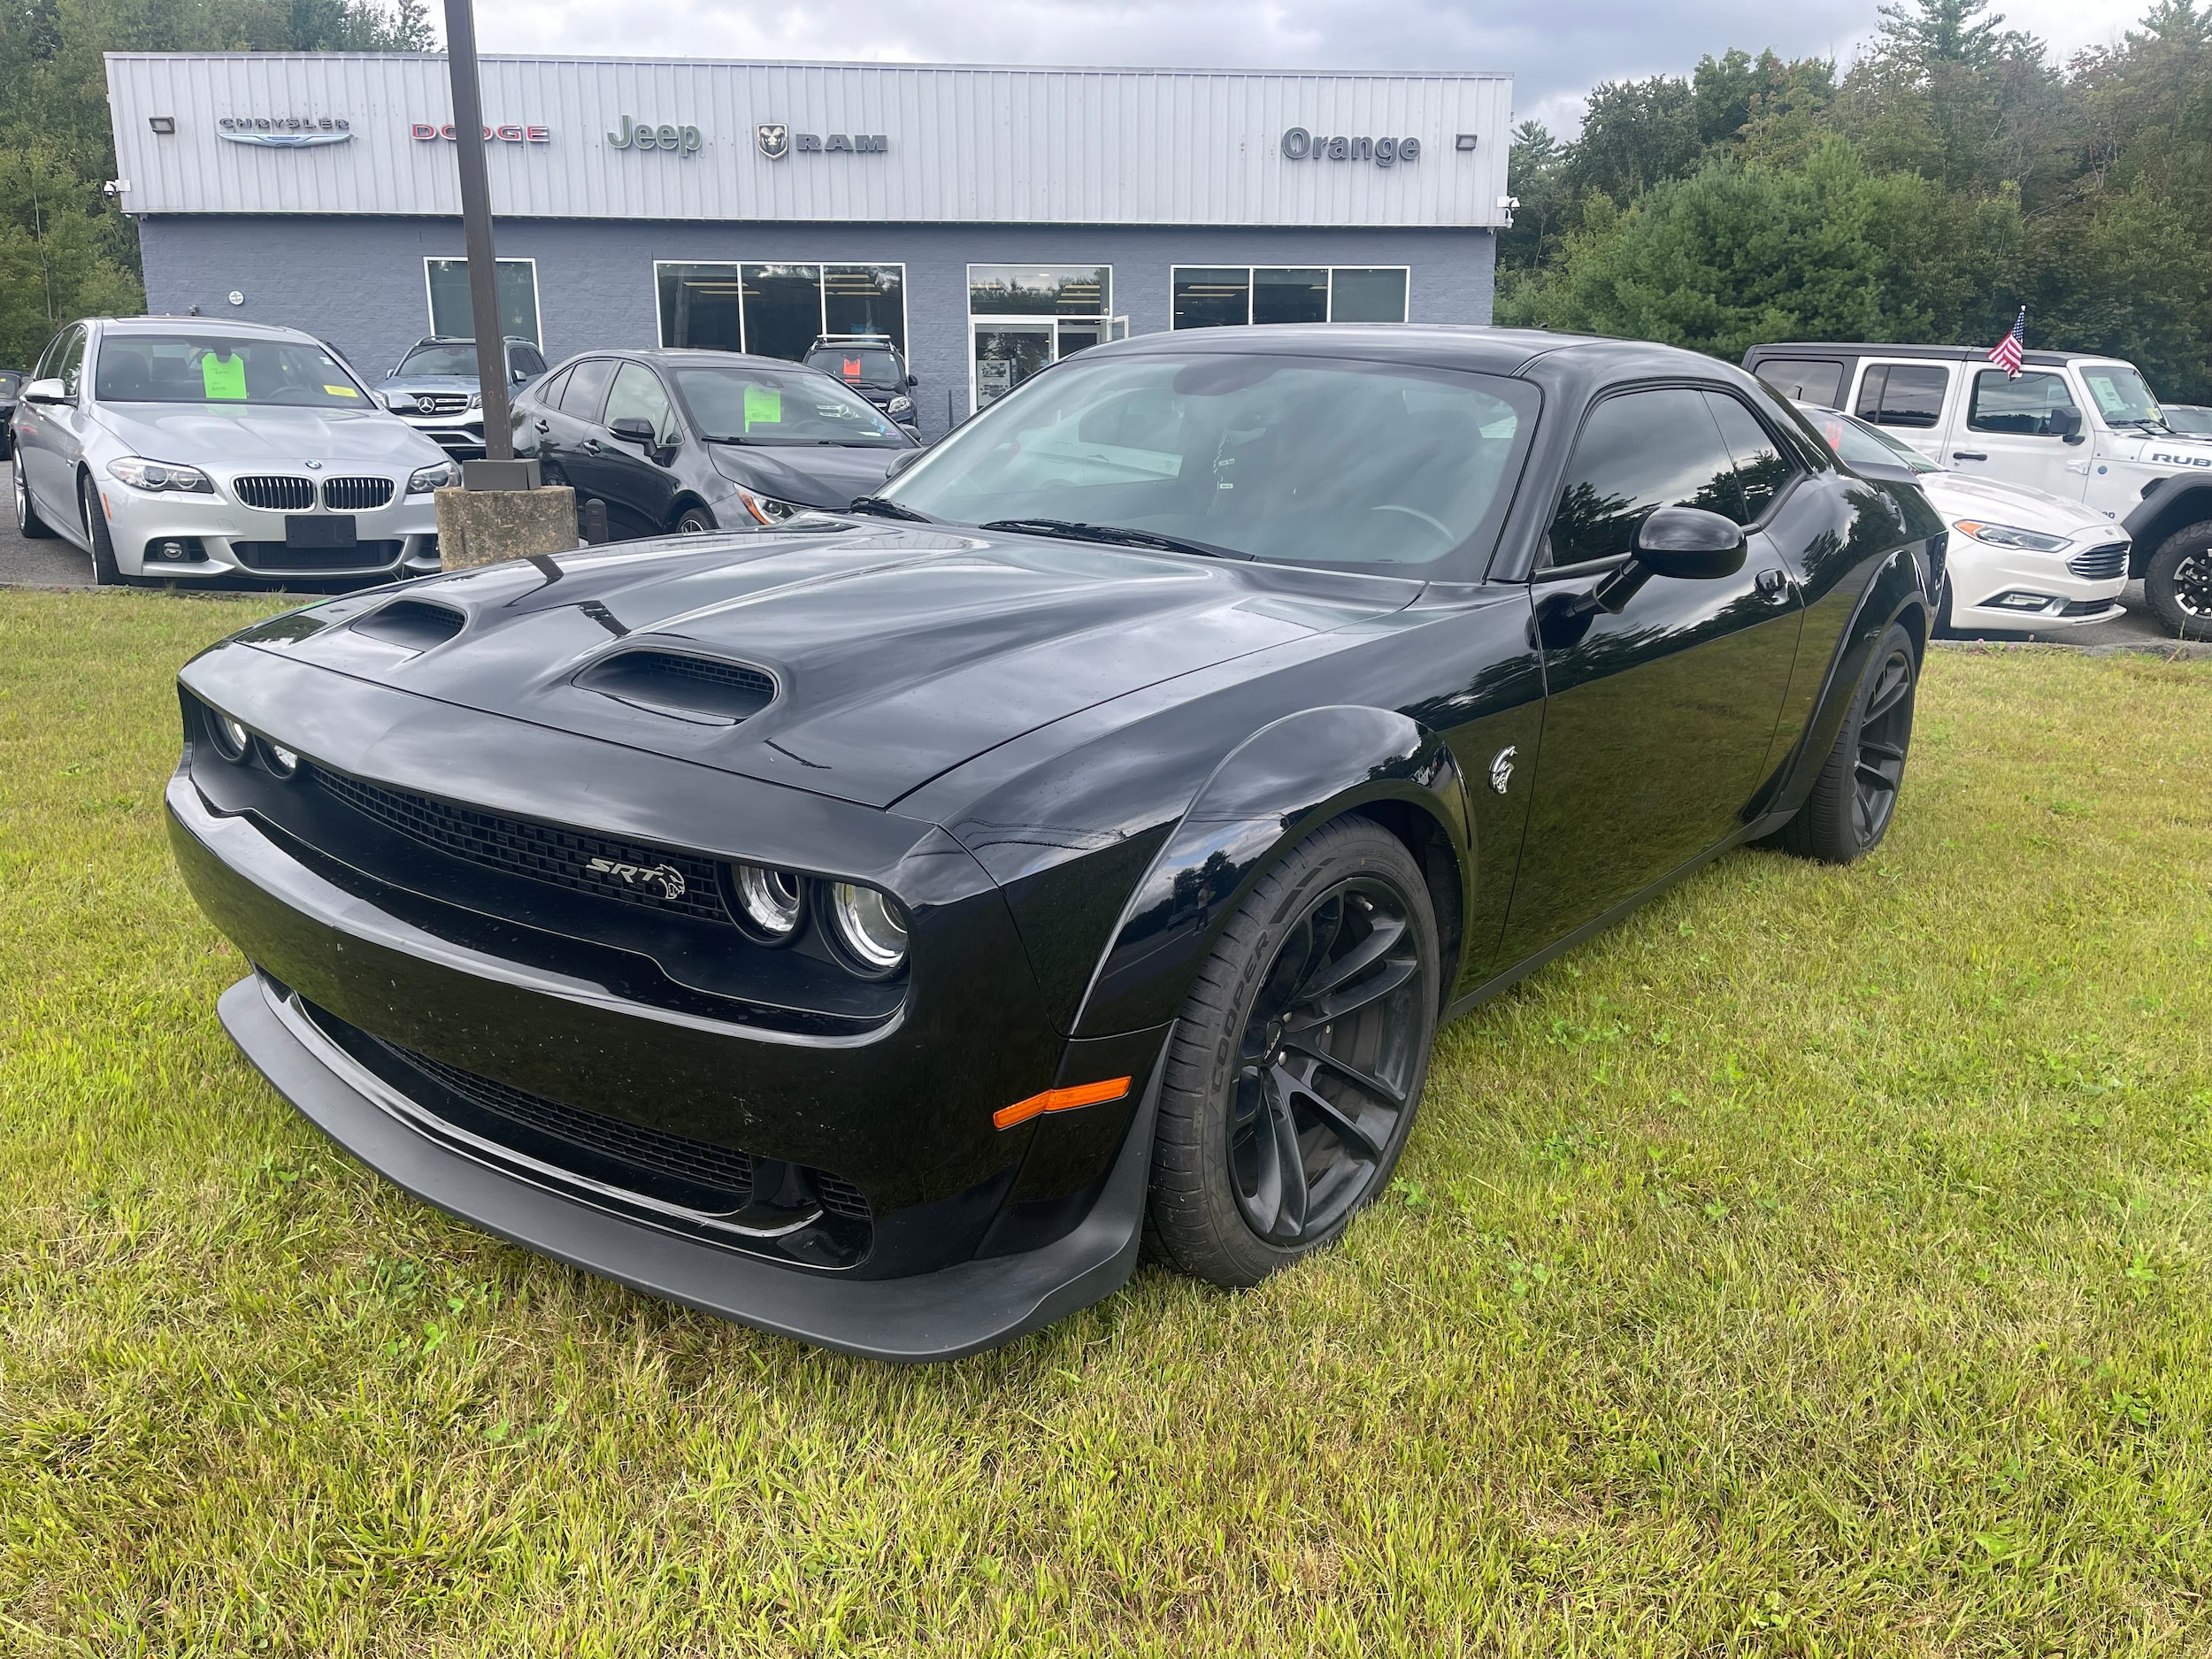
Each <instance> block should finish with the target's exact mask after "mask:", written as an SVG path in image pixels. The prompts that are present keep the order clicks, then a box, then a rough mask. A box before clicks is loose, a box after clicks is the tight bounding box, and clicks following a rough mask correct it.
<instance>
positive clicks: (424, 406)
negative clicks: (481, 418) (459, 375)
mask: <svg viewBox="0 0 2212 1659" xmlns="http://www.w3.org/2000/svg"><path fill="white" fill-rule="evenodd" d="M468 406H469V399H468V394H467V393H466V392H417V393H416V394H415V408H414V412H415V413H416V414H418V415H464V414H466V413H467V412H468Z"/></svg>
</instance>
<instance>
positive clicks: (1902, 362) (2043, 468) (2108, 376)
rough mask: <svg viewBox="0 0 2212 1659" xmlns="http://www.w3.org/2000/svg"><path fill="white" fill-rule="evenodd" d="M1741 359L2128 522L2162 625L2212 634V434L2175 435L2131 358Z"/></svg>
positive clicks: (1970, 463) (1901, 434) (1871, 355)
mask: <svg viewBox="0 0 2212 1659" xmlns="http://www.w3.org/2000/svg"><path fill="white" fill-rule="evenodd" d="M1744 366H1745V367H1746V368H1747V369H1749V370H1750V371H1751V372H1752V373H1754V374H1756V375H1757V376H1759V378H1760V379H1761V380H1765V381H1766V382H1767V383H1768V384H1769V385H1770V386H1773V387H1775V388H1778V389H1779V390H1781V391H1782V392H1783V393H1784V394H1785V395H1786V396H1790V397H1793V398H1796V399H1798V400H1799V401H1801V402H1802V403H1821V404H1825V405H1827V406H1829V407H1831V408H1836V409H1842V410H1845V411H1848V412H1850V413H1851V414H1854V415H1856V416H1857V417H1859V418H1860V419H1863V420H1866V421H1869V422H1870V423H1872V424H1873V425H1875V426H1879V427H1880V428H1881V429H1882V430H1883V431H1885V432H1886V433H1889V434H1892V435H1893V436H1895V437H1897V438H1901V439H1902V440H1903V441H1904V442H1907V443H1909V444H1911V445H1912V446H1913V447H1914V448H1915V449H1918V450H1919V451H1920V452H1921V453H1922V454H1924V455H1925V456H1927V457H1929V458H1930V459H1931V460H1932V461H1934V462H1936V463H1937V464H1938V465H1941V466H1945V467H1954V468H1956V469H1957V470H1958V471H1959V472H1961V473H1962V474H1963V475H1966V476H1970V477H1971V476H1979V477H1984V478H1992V479H1996V480H2001V481H2003V482H2006V483H2011V484H2024V485H2027V486H2029V487H2030V488H2034V489H2039V490H2042V491H2045V492H2046V493H2047V494H2049V495H2059V496H2062V497H2064V498H2065V499H2066V500H2069V501H2078V502H2080V503H2082V504H2083V505H2085V507H2087V508H2089V509H2090V510H2091V511H2094V512H2098V513H2101V514H2102V515H2103V516H2104V517H2105V518H2108V519H2112V520H2115V521H2116V522H2117V523H2119V524H2120V525H2121V526H2123V527H2124V529H2125V530H2126V531H2127V534H2128V537H2129V539H2130V541H2131V542H2132V544H2133V549H2132V551H2131V553H2130V555H2129V560H2128V574H2129V575H2130V576H2131V577H2139V578H2141V580H2142V582H2143V595H2144V597H2145V599H2146V600H2147V601H2148V602H2149V604H2150V607H2151V610H2152V611H2154V613H2155V614H2156V615H2157V617H2158V619H2159V621H2160V622H2161V623H2162V625H2163V626H2165V627H2167V628H2168V629H2169V630H2170V631H2171V632H2173V633H2174V634H2179V635H2181V636H2182V637H2184V638H2187V639H2212V439H2207V438H2205V437H2201V436H2198V435H2195V434H2182V433H2177V432H2176V431H2174V430H2173V429H2172V428H2171V427H2170V426H2168V425H2167V424H2166V421H2165V419H2164V416H2163V414H2162V411H2160V409H2159V405H2158V400H2157V399H2156V398H2155V397H2154V396H2151V390H2150V388H2149V387H2148V386H2147V384H2145V382H2144V380H2143V376H2142V375H2141V373H2139V372H2138V371H2137V369H2136V367H2135V365H2133V364H2131V363H2124V362H2122V361H2121V360H2119V359H2118V358H2116V357H2093V356H2087V355H2074V354H2069V353H2062V352H2055V351H2031V352H2029V353H2027V355H2026V361H2025V364H2024V366H2023V368H2022V371H2021V373H2020V375H2019V377H2018V378H2017V379H2011V378H2008V376H2007V375H2006V373H2005V372H2004V371H2003V370H2002V369H2001V368H1999V367H1997V365H1994V364H1993V363H1991V362H1990V361H1989V354H1988V352H1987V351H1986V350H1985V349H1981V348H1980V347H1976V346H1886V345H1836V344H1806V343H1799V344H1780V345H1770V346H1754V347H1753V348H1752V349H1751V350H1750V351H1749V352H1747V354H1745V357H1744Z"/></svg>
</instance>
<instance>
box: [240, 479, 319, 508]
mask: <svg viewBox="0 0 2212 1659" xmlns="http://www.w3.org/2000/svg"><path fill="white" fill-rule="evenodd" d="M231 488H233V489H234V490H236V491H237V492H238V499H239V500H241V501H242V502H244V503H246V505H247V506H249V507H263V508H266V509H267V510H268V511H271V512H305V511H307V510H308V509H309V508H310V507H312V506H313V505H314V504H315V480H313V479H311V478H269V477H262V476H258V475H257V476H254V477H250V478H241V479H236V480H233V481H232V484H231Z"/></svg>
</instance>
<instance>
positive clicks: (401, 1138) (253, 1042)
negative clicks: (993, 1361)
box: [218, 974, 1159, 1363]
mask: <svg viewBox="0 0 2212 1659" xmlns="http://www.w3.org/2000/svg"><path fill="white" fill-rule="evenodd" d="M218 1011H219V1014H220V1015H221V1017H222V1021H223V1025H224V1028H225V1029H226V1030H227V1031H228V1032H229V1033H230V1034H231V1037H232V1039H233V1040H234V1041H235V1042H236V1043H237V1044H238V1047H239V1048H240V1049H241V1050H242V1051H243V1052H244V1054H245V1056H246V1057H247V1058H248V1059H249V1060H250V1061H252V1062H253V1064H254V1065H255V1066H256V1068H257V1069H258V1070H259V1071H260V1072H261V1074H262V1075H263V1076H264V1077H265V1078H267V1079H269V1082H270V1083H271V1085H272V1086H273V1087H274V1088H275V1089H276V1091H277V1093H278V1094H281V1095H283V1096H284V1098H285V1099H286V1100H288V1101H289V1102H291V1103H292V1104H293V1105H294V1106H295V1107H296V1108H297V1109H298V1110H299V1111H300V1112H301V1114H302V1115H303V1116H304V1117H305V1118H307V1119H308V1120H309V1121H310V1122H311V1123H313V1124H314V1125H315V1126H316V1127H317V1128H319V1129H320V1130H321V1131H322V1132H323V1133H325V1134H326V1135H328V1136H329V1137H330V1138H331V1139H332V1140H333V1141H336V1142H337V1143H338V1144H339V1145H340V1146H341V1147H342V1148H345V1149H346V1150H347V1151H348V1152H349V1153H351V1154H352V1155H353V1156H355V1157H357V1158H358V1159H360V1161H361V1162H362V1163H364V1164H367V1165H368V1166H369V1167H370V1168H371V1169H373V1170H374V1171H377V1173H379V1174H380V1175H382V1176H383V1177H384V1178H385V1179H388V1180H389V1181H391V1182H392V1183H393V1184H394V1185H396V1186H398V1187H403V1188H405V1189H406V1190H407V1191H408V1192H410V1193H412V1194H414V1195H415V1196H416V1197H418V1198H419V1199H421V1200H423V1201H424V1202H426V1203H430V1204H434V1205H436V1206H437V1207H438V1208H439V1209H441V1210H444V1211H446V1212H447V1213H448V1214H449V1215H453V1216H457V1217H460V1218H461V1219H462V1220H464V1221H467V1222H471V1223H473V1224H474V1225H477V1226H480V1227H482V1228H484V1229H485V1230H486V1231H487V1232H489V1233H497V1234H498V1235H499V1236H500V1237H501V1238H503V1239H507V1240H511V1242H513V1243H516V1244H518V1245H521V1246H522V1247H523V1248H525V1249H529V1250H535V1251H537V1252H538V1253H540V1254H541V1255H544V1256H552V1257H554V1258H555V1259H556V1260H557V1261H562V1262H566V1263H568V1264H569V1265H570V1266H572V1267H580V1268H582V1269H583V1270H584V1271H586V1272H588V1273H597V1274H599V1275H601V1276H602V1277H603V1278H606V1279H616V1280H618V1281H619V1282H620V1283H622V1284H625V1285H627V1286H630V1287H631V1288H633V1289H634V1290H641V1291H643V1292H645V1293H646V1294H649V1295H654V1296H660V1297H664V1298H665V1299H666V1300H668V1301H670V1302H681V1303H683V1304H684V1305H685V1306H687V1307H691V1308H696V1309H699V1310H701V1311H703V1312H705V1313H711V1314H715V1315H718V1316H719V1317H723V1318H726V1319H734V1320H736V1321H738V1322H739V1323H740V1324H743V1325H752V1326H753V1327H755V1328H756V1329H757V1330H762V1331H767V1332H770V1333H773V1334H775V1335H778V1336H787V1337H793V1338H795V1339H796V1340H799V1341H802V1342H812V1343H815V1344H817V1345H818V1346H819V1347H822V1348H835V1349H838V1350H839V1351H840V1352H842V1353H847V1354H857V1355H859V1356H863V1357H864V1358H868V1359H881V1360H892V1361H900V1362H906V1363H916V1362H925V1361H932V1360H949V1359H958V1358H960V1357H961V1356H963V1355H967V1354H975V1353H980V1352H981V1351H983V1350H984V1349H986V1348H996V1347H999V1346H1000V1345H1002V1344H1003V1343H1006V1342H1010V1341H1012V1340H1014V1339H1015V1338H1016V1337H1018V1336H1023V1335H1025V1334H1026V1333H1029V1332H1032V1331H1035V1330H1039V1329H1041V1328H1042V1327H1043V1326H1045V1325H1050V1324H1051V1323H1053V1322H1054V1321H1055V1320H1056V1319H1061V1318H1064V1317H1066V1316H1067V1315H1069V1314H1071V1313H1073V1312H1074V1311H1075V1310H1078V1309H1079V1308H1084V1307H1087V1306H1089V1305H1090V1304H1091V1303H1092V1302H1097V1301H1099V1300H1101V1299H1102V1298H1103V1297H1106V1296H1110V1295H1111V1294H1113V1293H1114V1292H1115V1291H1117V1290H1118V1289H1119V1288H1120V1287H1121V1286H1122V1285H1123V1284H1124V1283H1125V1281H1126V1280H1127V1279H1128V1278H1129V1274H1130V1272H1131V1271H1132V1270H1133V1268H1134V1267H1135V1265H1136V1260H1137V1249H1138V1244H1139V1241H1140V1240H1141V1236H1142V1221H1143V1215H1144V1202H1145V1192H1146V1187H1147V1185H1148V1181H1149V1179H1150V1175H1151V1167H1150V1166H1151V1146H1152V1123H1153V1118H1154V1116H1155V1113H1156V1110H1157V1109H1158V1100H1159V1071H1158V1068H1157V1067H1155V1068H1154V1072H1153V1079H1152V1081H1151V1083H1150V1085H1149V1086H1148V1087H1147V1089H1146V1092H1145V1094H1144V1097H1143V1099H1142V1102H1141V1104H1140V1106H1139V1108H1138V1110H1137V1113H1136V1117H1135V1121H1134V1122H1133V1125H1132V1132H1131V1133H1130V1134H1129V1135H1128V1136H1127V1137H1126V1139H1125V1141H1124V1142H1123V1144H1122V1148H1121V1151H1120V1153H1119V1155H1118V1156H1117V1157H1116V1159H1115V1161H1114V1164H1113V1167H1112V1170H1111V1172H1110V1174H1109V1176H1108V1177H1107V1179H1106V1182H1105V1186H1104V1189H1103V1190H1102V1192H1101V1194H1100V1195H1099V1198H1098V1201H1097V1202H1096V1203H1095V1204H1094V1205H1093V1206H1092V1208H1091V1211H1090V1214H1089V1215H1088V1216H1087V1217H1085V1218H1084V1220H1083V1221H1082V1223H1081V1224H1080V1225H1079V1226H1077V1227H1076V1229H1075V1230H1074V1231H1073V1232H1072V1233H1068V1234H1066V1235H1065V1236H1064V1237H1063V1238H1061V1239H1059V1240H1056V1241H1055V1242H1053V1243H1051V1244H1048V1245H1046V1246H1044V1247H1043V1248H1040V1249H1036V1250H1032V1251H1030V1252H1028V1253H1026V1254H1024V1255H1019V1256H995V1257H989V1258H986V1259H983V1260H978V1261H969V1262H962V1263H956V1264H954V1265H952V1266H949V1267H945V1268H941V1269H939V1270H938V1271H935V1272H932V1273H922V1274H917V1275H914V1276H912V1277H910V1278H905V1279H830V1278H827V1277H824V1276H818V1275H810V1274H802V1273H799V1272H795V1271H791V1270H789V1269H787V1268H781V1267H777V1266H774V1265H772V1264H771V1263H766V1262H762V1261H757V1260H754V1259H751V1258H749V1257H746V1256H741V1255H738V1254H735V1253H733V1252H732V1251H729V1250H725V1249H721V1248H717V1247H715V1246H713V1245H710V1244H703V1243H700V1242H698V1241H696V1240H690V1239H684V1238H680V1237H677V1236H674V1235H672V1234H670V1233H661V1232H657V1231H654V1230H652V1229H649V1228H646V1227H641V1226H639V1225H635V1224H634V1223H631V1222H628V1221H626V1220H624V1219H622V1218H620V1217H616V1216H612V1215H610V1214H608V1213H606V1212H605V1211H603V1210H595V1209H593V1208H591V1207H589V1206H587V1205H584V1204H580V1203H577V1202H573V1201H572V1200H570V1199H567V1198H565V1197H563V1196H561V1195H559V1194H556V1193H551V1192H547V1191H544V1190H542V1189H541V1188H538V1187H531V1186H528V1185H526V1184H525V1183H523V1182H520V1181H518V1180H515V1179H512V1178H511V1177H510V1176H508V1175H506V1174H504V1173H502V1172H501V1171H497V1170H495V1169H493V1168H490V1167H488V1166H487V1165H485V1164H480V1163H477V1162H475V1161H473V1160H472V1159H470V1158H467V1157H465V1156H461V1155H460V1154H458V1153H457V1152H454V1151H452V1150H450V1149H449V1148H445V1147H442V1146H441V1145H439V1144H438V1143H437V1142H436V1141H432V1140H431V1139H429V1138H428V1137H426V1136H425V1135H423V1134H421V1133H418V1132H417V1131H415V1130H414V1129H412V1128H411V1127H409V1126H408V1125H407V1123H406V1121H405V1119H404V1118H402V1117H400V1116H399V1115H397V1114H396V1113H395V1112H394V1111H393V1110H391V1109H390V1108H389V1107H388V1106H387V1105H385V1104H382V1103H380V1100H379V1093H380V1090H379V1088H378V1087H377V1086H378V1079H375V1078H374V1077H373V1076H372V1075H371V1074H369V1073H368V1072H366V1071H364V1070H363V1069H362V1068H360V1067H358V1066H357V1065H355V1064H353V1063H352V1062H351V1061H350V1060H349V1058H348V1056H346V1055H345V1054H344V1053H343V1052H342V1050H340V1049H339V1048H336V1047H335V1045H334V1044H332V1043H331V1042H330V1041H328V1039H327V1038H326V1037H325V1036H324V1035H323V1033H321V1032H320V1031H319V1030H318V1029H317V1027H316V1026H315V1025H314V1024H313V1022H312V1021H311V1020H310V1019H308V1018H306V1017H305V1015H304V1013H303V1010H301V1007H300V1003H299V999H298V998H297V997H296V996H295V995H288V994H287V993H285V992H283V991H281V990H280V988H279V987H276V986H273V985H272V984H271V983H270V982H269V980H268V979H266V978H265V977H263V976H261V975H258V974H255V975H250V976H249V977H248V978H246V979H241V980H240V981H239V982H238V983H237V984H235V985H234V986H232V987H230V989H229V990H227V991H226V992H225V993H224V994H223V999H222V1002H220V1004H219V1008H218Z"/></svg>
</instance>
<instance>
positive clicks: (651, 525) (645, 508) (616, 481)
mask: <svg viewBox="0 0 2212 1659" xmlns="http://www.w3.org/2000/svg"><path fill="white" fill-rule="evenodd" d="M618 420H641V421H643V422H644V423H645V424H646V425H647V426H649V427H650V428H651V429H652V432H653V441H652V442H650V443H641V442H635V441H634V440H632V439H628V438H618V437H617V436H616V435H615V434H614V424H615V422H617V421H618ZM682 437H683V428H682V426H681V425H680V423H679V422H678V420H677V418H676V407H675V404H674V403H672V402H671V401H670V398H669V396H668V391H667V388H665V387H664V386H662V384H661V380H660V376H659V375H657V374H656V373H653V371H652V370H650V369H649V368H647V367H646V366H645V365H643V364H642V363H639V362H636V361H634V360H626V361H624V362H623V364H622V365H621V366H620V367H618V369H616V370H615V374H614V385H613V388H611V390H610V391H609V392H608V394H607V407H606V411H605V412H604V413H603V415H602V416H601V418H600V422H599V426H598V427H597V429H596V430H595V432H594V433H593V434H592V435H591V436H590V437H589V438H587V439H586V440H585V441H584V444H583V450H584V458H583V460H582V463H581V465H582V468H583V473H584V476H585V477H587V478H588V479H590V480H592V489H591V493H592V494H593V495H597V496H599V497H601V498H602V499H603V500H604V501H605V502H606V503H607V518H608V527H609V528H610V530H611V531H612V533H613V534H615V535H616V536H618V537H624V536H641V535H658V534H661V533H662V532H664V530H666V529H667V528H668V520H669V516H670V512H671V510H672V507H673V506H674V504H675V499H676V488H677V480H676V476H675V474H674V473H673V472H671V471H670V469H669V468H668V466H667V465H665V461H666V460H667V459H668V458H671V457H672V452H673V451H674V450H675V449H677V447H678V446H679V444H680V442H681V440H682ZM594 446H596V448H595V447H594Z"/></svg>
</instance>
